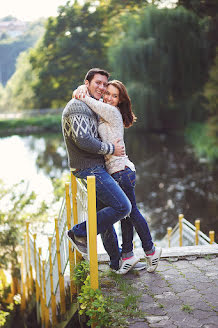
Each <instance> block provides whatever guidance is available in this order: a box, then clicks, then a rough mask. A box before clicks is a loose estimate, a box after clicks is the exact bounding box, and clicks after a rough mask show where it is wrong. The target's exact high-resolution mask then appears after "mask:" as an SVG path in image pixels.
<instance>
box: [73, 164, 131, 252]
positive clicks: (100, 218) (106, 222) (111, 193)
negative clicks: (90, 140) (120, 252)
mask: <svg viewBox="0 0 218 328" xmlns="http://www.w3.org/2000/svg"><path fill="white" fill-rule="evenodd" d="M74 175H75V176H76V177H77V178H80V179H86V178H87V176H90V175H94V176H95V178H96V196H97V199H98V201H100V202H101V203H102V204H104V206H105V207H104V208H102V209H101V210H99V211H98V212H97V234H99V233H100V234H103V233H105V231H106V230H107V229H112V226H113V224H114V223H115V222H117V221H119V220H120V219H122V218H124V217H125V216H127V215H128V214H129V213H130V212H131V208H132V207H131V203H130V201H129V199H128V198H127V196H126V194H125V193H124V192H123V191H122V189H121V188H120V187H119V185H118V184H117V183H116V181H115V180H114V179H113V178H112V177H111V176H110V174H108V173H107V171H106V170H105V167H104V166H100V165H99V166H95V167H92V168H88V169H81V170H79V171H77V172H75V173H74ZM73 232H74V233H75V235H76V236H86V222H82V223H80V224H77V225H75V226H74V227H73ZM114 238H116V240H117V237H115V236H114ZM111 242H113V241H111ZM116 244H117V245H118V243H117V241H116ZM117 248H118V246H117ZM106 250H107V249H106Z"/></svg>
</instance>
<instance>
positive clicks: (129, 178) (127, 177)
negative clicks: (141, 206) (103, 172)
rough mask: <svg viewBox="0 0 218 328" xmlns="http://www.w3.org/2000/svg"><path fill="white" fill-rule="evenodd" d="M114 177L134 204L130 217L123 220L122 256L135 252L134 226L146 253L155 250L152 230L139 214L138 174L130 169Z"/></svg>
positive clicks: (113, 175) (115, 174) (117, 173)
mask: <svg viewBox="0 0 218 328" xmlns="http://www.w3.org/2000/svg"><path fill="white" fill-rule="evenodd" d="M112 177H113V178H114V179H115V180H116V181H117V182H118V183H119V185H120V187H121V188H122V189H123V191H124V192H125V194H126V195H127V197H128V198H129V200H130V202H131V204H132V211H131V213H130V215H129V217H127V218H125V219H123V220H121V229H122V239H123V244H122V256H124V257H125V255H124V254H125V253H129V252H131V251H132V250H133V242H132V241H133V226H134V227H135V230H136V232H137V233H138V235H139V237H140V240H141V242H142V247H143V249H144V251H145V252H149V251H151V250H154V249H155V248H154V244H153V242H152V238H151V234H150V230H149V227H148V224H147V222H146V220H145V218H144V217H143V216H142V214H141V213H140V212H139V210H138V208H137V205H136V199H135V180H136V174H135V172H134V171H132V170H131V169H130V168H125V170H122V171H119V172H116V173H114V174H112Z"/></svg>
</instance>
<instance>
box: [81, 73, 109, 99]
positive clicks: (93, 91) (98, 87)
mask: <svg viewBox="0 0 218 328" xmlns="http://www.w3.org/2000/svg"><path fill="white" fill-rule="evenodd" d="M107 84H108V78H107V76H105V75H101V74H95V75H94V77H93V79H92V80H91V82H89V81H88V80H86V81H85V85H86V86H87V87H88V91H89V94H90V95H91V96H93V97H94V98H95V99H97V100H99V99H100V98H101V97H102V96H103V94H104V93H105V91H106V90H107Z"/></svg>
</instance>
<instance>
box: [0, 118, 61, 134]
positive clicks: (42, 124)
mask: <svg viewBox="0 0 218 328" xmlns="http://www.w3.org/2000/svg"><path fill="white" fill-rule="evenodd" d="M37 128H38V129H37ZM0 131H1V132H0V133H1V134H11V133H14V132H16V133H20V134H22V133H26V132H30V133H32V132H33V133H34V132H37V131H40V132H42V131H45V132H48V131H61V114H54V115H41V116H36V117H28V118H19V119H10V120H9V119H7V120H0Z"/></svg>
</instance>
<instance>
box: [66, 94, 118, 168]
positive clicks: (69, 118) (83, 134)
mask: <svg viewBox="0 0 218 328" xmlns="http://www.w3.org/2000/svg"><path fill="white" fill-rule="evenodd" d="M62 132H63V137H64V141H65V145H66V150H67V155H68V164H69V167H70V168H71V169H85V168H90V167H94V166H96V165H104V156H103V155H107V154H113V153H114V145H113V144H112V143H107V142H102V141H101V140H100V138H99V134H98V115H97V114H95V113H94V112H93V111H92V110H91V109H90V108H89V107H88V106H87V105H86V104H85V103H84V102H81V101H79V100H77V99H75V98H74V99H71V100H70V101H69V102H68V104H67V105H66V107H65V108H64V111H63V114H62Z"/></svg>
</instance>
